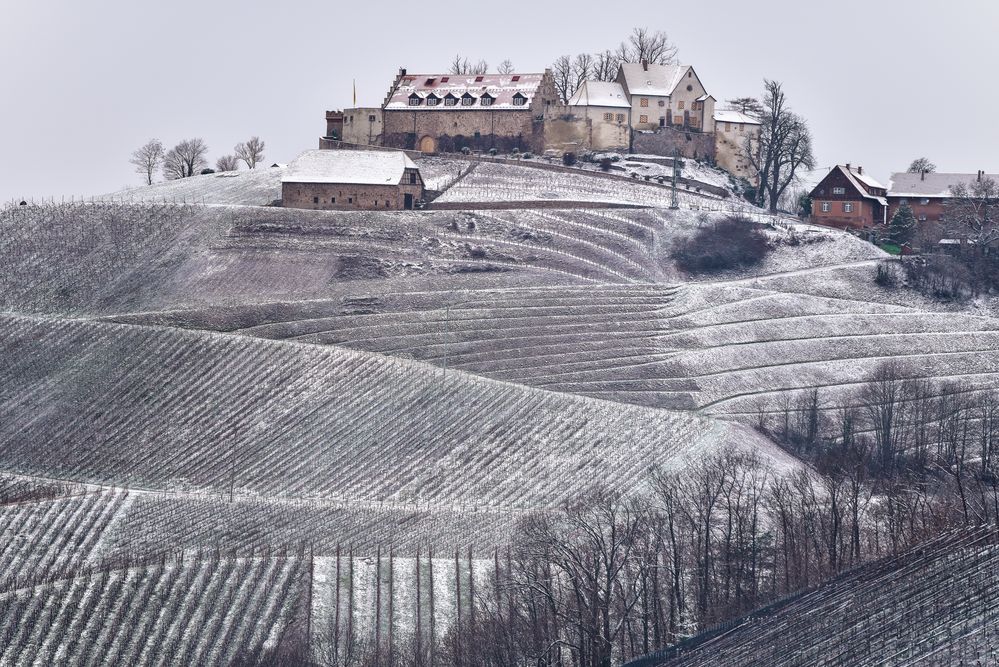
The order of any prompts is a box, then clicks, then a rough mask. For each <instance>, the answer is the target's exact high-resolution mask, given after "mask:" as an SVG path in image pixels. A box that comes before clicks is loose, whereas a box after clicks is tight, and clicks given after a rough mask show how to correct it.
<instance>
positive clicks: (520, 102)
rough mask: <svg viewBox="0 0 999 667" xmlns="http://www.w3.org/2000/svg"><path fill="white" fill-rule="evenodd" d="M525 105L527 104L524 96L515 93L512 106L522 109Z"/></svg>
mask: <svg viewBox="0 0 999 667" xmlns="http://www.w3.org/2000/svg"><path fill="white" fill-rule="evenodd" d="M525 104H527V97H526V96H525V95H522V94H520V93H517V94H516V95H514V96H513V106H515V107H522V106H524V105H525Z"/></svg>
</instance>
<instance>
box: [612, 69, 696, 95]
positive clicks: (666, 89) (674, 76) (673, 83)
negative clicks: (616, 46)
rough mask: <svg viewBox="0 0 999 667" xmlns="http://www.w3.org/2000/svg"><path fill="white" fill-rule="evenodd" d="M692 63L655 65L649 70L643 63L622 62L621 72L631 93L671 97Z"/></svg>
mask: <svg viewBox="0 0 999 667" xmlns="http://www.w3.org/2000/svg"><path fill="white" fill-rule="evenodd" d="M689 69H690V65H654V64H652V63H649V66H648V70H646V69H645V67H644V66H643V64H642V63H621V70H620V72H621V74H623V75H624V81H625V83H626V84H627V86H628V93H629V94H631V95H654V96H657V97H669V96H670V95H672V94H673V91H674V90H676V87H677V86H678V85H680V81H682V80H683V78H684V77H685V76H686V75H687V70H689Z"/></svg>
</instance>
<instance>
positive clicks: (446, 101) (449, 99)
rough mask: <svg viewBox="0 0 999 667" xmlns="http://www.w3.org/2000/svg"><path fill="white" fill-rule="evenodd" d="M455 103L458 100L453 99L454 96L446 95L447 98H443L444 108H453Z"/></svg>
mask: <svg viewBox="0 0 999 667" xmlns="http://www.w3.org/2000/svg"><path fill="white" fill-rule="evenodd" d="M457 103H458V98H457V97H455V96H454V95H448V96H447V97H445V98H444V106H446V107H453V106H454V105H456V104H457Z"/></svg>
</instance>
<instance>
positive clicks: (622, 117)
mask: <svg viewBox="0 0 999 667" xmlns="http://www.w3.org/2000/svg"><path fill="white" fill-rule="evenodd" d="M617 122H619V123H623V122H624V114H623V113H619V114H618V115H617Z"/></svg>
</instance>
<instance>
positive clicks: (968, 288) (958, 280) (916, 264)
mask: <svg viewBox="0 0 999 667" xmlns="http://www.w3.org/2000/svg"><path fill="white" fill-rule="evenodd" d="M902 266H903V267H904V268H905V277H906V279H907V280H908V281H909V284H910V285H911V286H912V287H914V288H915V289H917V290H919V291H920V292H921V293H922V294H924V295H926V296H929V297H933V298H934V299H940V300H941V301H960V300H963V299H966V298H968V297H971V296H976V295H977V294H978V292H979V290H980V289H981V288H982V287H983V284H982V281H981V280H980V279H979V277H978V276H976V275H975V273H974V272H973V271H972V270H971V269H970V268H968V266H967V264H965V263H964V262H963V261H961V260H960V259H958V258H956V257H950V256H949V255H928V256H925V257H915V258H913V259H911V260H908V261H905V262H904V263H903V264H902Z"/></svg>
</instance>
